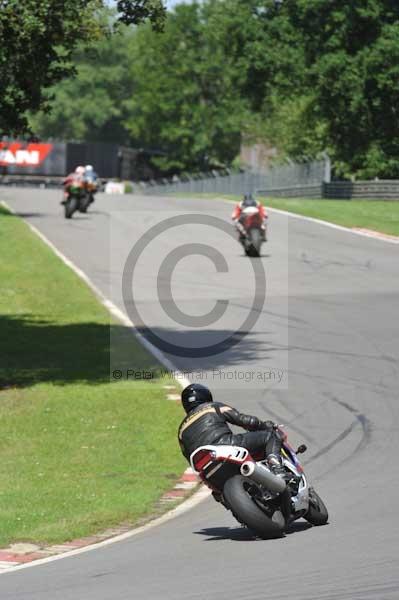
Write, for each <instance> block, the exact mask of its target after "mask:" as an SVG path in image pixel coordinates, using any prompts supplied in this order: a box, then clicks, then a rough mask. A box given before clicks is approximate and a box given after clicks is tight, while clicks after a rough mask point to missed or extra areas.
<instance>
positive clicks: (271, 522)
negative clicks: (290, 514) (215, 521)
mask: <svg viewBox="0 0 399 600" xmlns="http://www.w3.org/2000/svg"><path fill="white" fill-rule="evenodd" d="M248 487H249V482H248V479H247V478H246V477H243V476H242V475H235V476H234V477H232V478H231V479H229V480H228V481H226V483H225V485H224V488H223V497H224V499H225V501H226V503H227V504H228V506H229V508H230V510H231V512H232V513H233V516H234V517H235V518H236V519H237V521H238V522H239V523H242V524H243V525H245V526H246V527H248V528H249V529H251V531H253V532H254V533H255V534H256V535H257V536H258V537H260V538H263V539H270V538H277V537H281V536H282V535H283V533H284V529H285V519H284V517H283V514H282V513H281V511H280V510H276V511H275V512H274V514H273V516H272V517H269V516H268V515H267V514H266V513H265V512H264V511H263V510H262V509H261V508H260V507H259V506H258V504H256V502H255V500H254V499H253V497H252V496H251V495H250V494H249V493H248V491H247V489H248Z"/></svg>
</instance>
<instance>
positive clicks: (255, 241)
mask: <svg viewBox="0 0 399 600" xmlns="http://www.w3.org/2000/svg"><path fill="white" fill-rule="evenodd" d="M248 238H249V240H248V242H247V249H246V254H247V256H252V257H259V256H260V247H261V245H262V236H261V232H260V231H259V229H256V228H255V227H253V228H252V229H250V230H249V232H248Z"/></svg>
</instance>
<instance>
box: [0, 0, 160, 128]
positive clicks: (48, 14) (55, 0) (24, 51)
mask: <svg viewBox="0 0 399 600" xmlns="http://www.w3.org/2000/svg"><path fill="white" fill-rule="evenodd" d="M102 6H103V2H102V0H64V1H63V2H60V1H59V0H40V2H37V0H0V134H3V135H4V134H17V133H20V132H21V131H24V129H26V125H27V121H26V116H25V113H26V111H27V110H33V111H35V110H38V109H39V108H43V107H46V105H47V97H46V94H45V93H44V92H43V90H44V89H45V88H47V87H49V86H51V85H53V84H55V83H57V82H59V81H60V80H61V79H63V78H64V77H66V76H68V75H71V74H73V73H74V65H73V63H72V53H73V51H74V50H75V49H76V47H77V46H78V44H80V43H82V42H90V41H94V40H96V39H98V38H99V37H100V36H101V35H104V34H105V33H107V31H109V24H101V23H100V22H99V20H98V18H97V14H98V11H99V10H100V8H101V7H102ZM118 8H119V10H120V15H119V19H120V20H121V21H125V22H127V23H139V22H141V21H142V20H144V19H147V18H149V19H150V20H151V21H152V22H153V23H154V24H155V26H156V27H158V28H159V27H161V25H162V20H163V18H164V12H165V9H164V7H163V3H162V2H161V0H123V1H120V2H118Z"/></svg>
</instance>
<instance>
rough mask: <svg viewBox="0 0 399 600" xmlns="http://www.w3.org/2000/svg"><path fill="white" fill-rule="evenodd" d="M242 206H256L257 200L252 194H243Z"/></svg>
mask: <svg viewBox="0 0 399 600" xmlns="http://www.w3.org/2000/svg"><path fill="white" fill-rule="evenodd" d="M242 205H243V206H257V202H256V200H255V198H254V197H253V195H252V194H244V198H243V199H242Z"/></svg>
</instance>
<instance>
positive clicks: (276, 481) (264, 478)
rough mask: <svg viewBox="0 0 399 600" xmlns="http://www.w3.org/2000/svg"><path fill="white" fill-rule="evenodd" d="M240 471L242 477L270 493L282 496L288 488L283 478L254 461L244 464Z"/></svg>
mask: <svg viewBox="0 0 399 600" xmlns="http://www.w3.org/2000/svg"><path fill="white" fill-rule="evenodd" d="M240 471H241V475H243V476H244V477H247V478H248V479H252V480H253V481H255V482H256V483H259V484H260V485H263V486H264V487H265V488H266V489H268V490H269V491H270V492H275V493H277V494H281V493H282V492H284V490H285V488H286V483H285V481H284V479H283V478H282V477H279V476H278V475H274V474H273V473H271V472H270V471H269V470H268V469H266V467H263V466H262V465H258V464H257V463H254V462H252V461H247V462H245V463H243V464H242V465H241V468H240Z"/></svg>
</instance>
